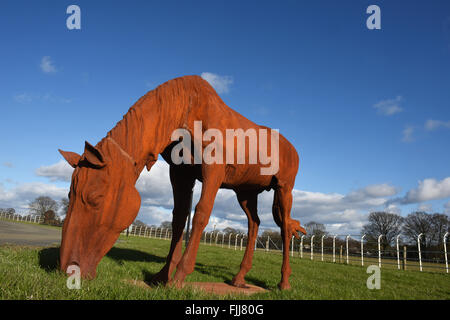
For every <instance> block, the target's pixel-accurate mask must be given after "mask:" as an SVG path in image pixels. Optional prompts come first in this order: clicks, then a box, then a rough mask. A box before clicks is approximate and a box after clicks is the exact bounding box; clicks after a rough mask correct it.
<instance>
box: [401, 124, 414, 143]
mask: <svg viewBox="0 0 450 320" xmlns="http://www.w3.org/2000/svg"><path fill="white" fill-rule="evenodd" d="M413 133H414V127H413V126H406V127H405V129H404V130H403V131H402V141H403V142H412V141H414V138H413Z"/></svg>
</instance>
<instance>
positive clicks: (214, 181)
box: [172, 165, 225, 287]
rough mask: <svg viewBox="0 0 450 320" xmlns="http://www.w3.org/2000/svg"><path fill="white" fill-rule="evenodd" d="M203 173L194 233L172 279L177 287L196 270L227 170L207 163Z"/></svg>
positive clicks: (193, 223)
mask: <svg viewBox="0 0 450 320" xmlns="http://www.w3.org/2000/svg"><path fill="white" fill-rule="evenodd" d="M202 175H203V185H202V192H201V195H200V200H199V201H198V203H197V206H196V207H195V214H194V219H193V220H192V233H191V236H190V238H189V242H188V245H187V247H186V250H185V251H184V254H183V256H182V258H181V260H180V262H179V263H178V266H177V270H176V272H175V275H174V277H173V281H172V282H173V284H174V285H175V286H176V287H181V286H182V284H183V282H184V279H185V278H186V276H187V275H189V274H191V273H192V272H193V271H194V266H195V260H196V257H197V252H198V247H199V244H200V238H201V236H202V233H203V230H204V229H205V227H206V225H207V224H208V221H209V217H210V215H211V211H212V208H213V205H214V200H215V198H216V194H217V191H218V190H219V187H220V185H221V184H222V181H223V178H224V175H225V170H224V167H223V166H219V165H205V166H203V167H202Z"/></svg>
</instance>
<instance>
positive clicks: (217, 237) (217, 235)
mask: <svg viewBox="0 0 450 320" xmlns="http://www.w3.org/2000/svg"><path fill="white" fill-rule="evenodd" d="M217 239H219V233H218V232H217V234H216V241H215V243H214V244H215V245H216V246H217Z"/></svg>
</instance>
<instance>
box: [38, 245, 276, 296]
mask: <svg viewBox="0 0 450 320" xmlns="http://www.w3.org/2000/svg"><path fill="white" fill-rule="evenodd" d="M59 249H60V248H59V247H50V248H44V249H42V250H40V251H39V254H38V256H39V266H40V267H41V268H42V269H44V270H45V271H47V272H53V271H55V270H59ZM106 256H107V257H109V258H111V259H113V260H115V261H116V262H117V263H118V264H120V265H122V264H123V261H136V262H156V263H161V264H164V263H165V262H166V259H165V258H164V257H160V256H156V255H153V254H150V253H147V252H143V251H139V250H134V249H124V248H116V247H113V248H111V250H109V252H108V253H107V254H106ZM195 271H197V272H200V273H201V274H204V275H208V276H213V277H216V278H219V279H221V280H222V281H223V282H225V283H227V284H231V279H232V278H233V277H234V274H233V273H232V272H231V271H230V269H229V268H227V267H224V266H219V265H209V264H208V265H206V264H202V263H196V265H195ZM142 274H143V276H144V282H145V283H147V284H148V285H150V286H154V285H155V283H152V278H153V277H154V276H155V274H156V273H151V272H149V271H148V270H146V269H143V270H142ZM246 280H247V282H248V283H250V284H253V285H256V286H259V287H262V288H267V287H268V286H267V284H266V283H265V282H264V281H261V280H258V279H256V278H253V277H246Z"/></svg>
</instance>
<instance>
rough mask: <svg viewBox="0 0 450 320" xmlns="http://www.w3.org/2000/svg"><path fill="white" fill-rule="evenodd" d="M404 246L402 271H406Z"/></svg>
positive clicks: (404, 250) (404, 247)
mask: <svg viewBox="0 0 450 320" xmlns="http://www.w3.org/2000/svg"><path fill="white" fill-rule="evenodd" d="M406 256H407V255H406V246H403V270H406Z"/></svg>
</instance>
